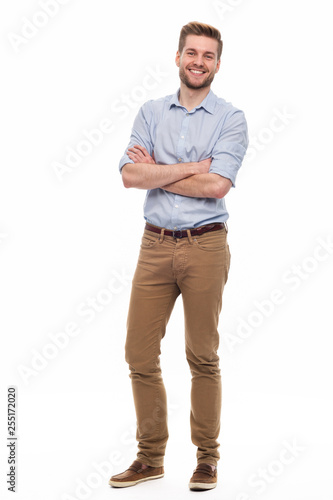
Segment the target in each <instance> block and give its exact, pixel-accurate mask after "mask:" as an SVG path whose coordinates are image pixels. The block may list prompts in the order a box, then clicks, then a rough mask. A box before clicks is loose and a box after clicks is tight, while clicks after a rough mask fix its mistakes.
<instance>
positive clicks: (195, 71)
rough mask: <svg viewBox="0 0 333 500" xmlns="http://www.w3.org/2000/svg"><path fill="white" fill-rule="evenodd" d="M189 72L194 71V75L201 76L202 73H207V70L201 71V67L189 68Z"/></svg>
mask: <svg viewBox="0 0 333 500" xmlns="http://www.w3.org/2000/svg"><path fill="white" fill-rule="evenodd" d="M189 72H190V73H192V75H196V76H201V75H204V74H205V73H206V72H205V71H201V70H199V69H189Z"/></svg>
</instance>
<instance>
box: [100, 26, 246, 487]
mask: <svg viewBox="0 0 333 500" xmlns="http://www.w3.org/2000/svg"><path fill="white" fill-rule="evenodd" d="M221 53H222V40H221V34H220V32H219V31H218V30H217V29H216V28H214V27H212V26H209V25H207V24H202V23H197V22H193V23H189V24H187V25H185V26H183V28H182V30H181V33H180V39H179V47H178V51H177V55H176V65H177V66H178V67H179V77H180V89H179V90H178V91H177V93H176V94H174V95H170V96H167V97H165V98H161V99H157V100H153V101H148V102H146V103H145V104H144V105H143V106H142V108H141V109H140V111H139V113H138V115H137V117H136V119H135V122H134V126H133V129H132V134H131V140H130V143H129V146H128V148H127V150H126V153H125V154H124V156H123V157H122V159H121V161H120V165H119V167H120V170H121V174H122V179H123V183H124V185H125V187H127V188H129V187H134V188H139V189H146V190H147V194H146V200H145V204H144V218H145V220H146V225H145V229H144V234H143V237H142V242H141V248H140V254H139V259H138V263H137V268H136V272H135V274H134V277H133V283H132V293H131V299H130V306H129V312H128V319H127V338H126V345H125V352H126V361H127V362H128V364H129V369H130V378H131V382H132V389H133V397H134V404H135V410H136V416H137V432H136V439H137V441H138V453H137V458H136V460H135V461H134V462H133V464H132V465H131V466H130V467H129V468H128V469H127V470H126V471H125V472H123V473H120V474H117V475H115V476H113V477H112V478H111V479H110V481H109V484H110V485H111V486H115V487H126V486H133V485H135V484H138V483H140V482H142V481H147V480H150V479H157V478H161V477H163V475H164V455H165V449H166V443H167V440H168V436H169V435H168V427H167V411H166V406H167V405H166V392H165V388H164V384H163V379H162V375H161V368H160V359H159V356H160V353H161V351H160V345H161V340H162V338H163V337H164V335H165V330H166V325H167V322H168V319H169V317H170V315H171V312H172V309H173V306H174V304H175V301H176V299H177V297H178V295H180V294H181V295H182V299H183V307H184V317H185V345H186V358H187V361H188V363H189V367H190V370H191V375H192V387H191V413H190V426H191V439H192V442H193V444H194V445H195V446H196V447H197V467H196V469H195V470H194V473H193V476H192V478H191V479H190V483H189V487H190V489H193V490H202V489H211V488H214V487H215V486H216V483H217V462H218V460H219V458H220V454H219V451H218V447H219V443H218V441H217V440H218V436H219V432H220V416H221V376H220V368H219V357H218V354H217V350H218V346H219V333H218V320H219V315H220V312H221V307H222V293H223V288H224V285H225V283H226V282H227V279H228V272H229V267H230V251H229V246H228V242H227V225H226V221H227V219H228V217H229V215H228V212H227V210H226V205H225V199H224V198H225V196H226V194H227V193H228V191H229V189H230V188H231V186H234V185H235V179H236V174H237V172H238V170H239V168H240V166H241V164H242V161H243V157H244V155H245V152H246V149H247V146H248V134H247V125H246V120H245V117H244V113H243V112H242V111H241V110H239V109H237V108H235V107H233V106H232V105H231V104H230V103H227V102H226V101H225V100H224V99H221V98H218V97H217V96H216V95H215V94H214V93H213V92H212V90H211V89H210V86H211V83H212V82H213V80H214V77H215V74H216V73H217V72H218V71H219V68H220V57H221Z"/></svg>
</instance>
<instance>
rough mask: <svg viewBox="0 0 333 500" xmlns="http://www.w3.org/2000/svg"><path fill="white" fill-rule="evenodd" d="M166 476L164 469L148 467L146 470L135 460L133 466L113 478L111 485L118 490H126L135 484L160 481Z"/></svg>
mask: <svg viewBox="0 0 333 500" xmlns="http://www.w3.org/2000/svg"><path fill="white" fill-rule="evenodd" d="M163 476H164V467H163V466H161V467H151V466H150V465H148V467H147V468H146V469H143V468H142V463H141V462H139V461H138V460H134V462H133V463H132V465H131V466H130V467H129V468H128V469H127V470H125V472H122V473H121V474H116V475H115V476H112V477H111V479H110V481H109V484H110V485H111V486H114V487H116V488H126V487H127V486H134V485H135V484H138V483H142V482H143V481H149V480H150V479H158V478H160V477H163Z"/></svg>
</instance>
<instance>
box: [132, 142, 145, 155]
mask: <svg viewBox="0 0 333 500" xmlns="http://www.w3.org/2000/svg"><path fill="white" fill-rule="evenodd" d="M134 147H135V148H137V149H139V150H140V151H141V152H142V153H143V154H144V155H148V151H147V150H146V148H144V147H143V146H140V144H136V145H135V146H134Z"/></svg>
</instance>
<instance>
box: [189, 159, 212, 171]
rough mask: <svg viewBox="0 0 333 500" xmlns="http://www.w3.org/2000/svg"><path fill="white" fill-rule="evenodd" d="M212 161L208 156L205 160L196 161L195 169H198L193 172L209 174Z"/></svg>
mask: <svg viewBox="0 0 333 500" xmlns="http://www.w3.org/2000/svg"><path fill="white" fill-rule="evenodd" d="M211 163H212V159H211V158H206V159H205V160H201V161H198V162H196V163H194V170H196V171H195V172H193V174H208V172H209V169H210V164H211Z"/></svg>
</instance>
